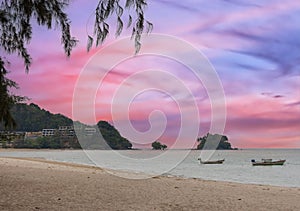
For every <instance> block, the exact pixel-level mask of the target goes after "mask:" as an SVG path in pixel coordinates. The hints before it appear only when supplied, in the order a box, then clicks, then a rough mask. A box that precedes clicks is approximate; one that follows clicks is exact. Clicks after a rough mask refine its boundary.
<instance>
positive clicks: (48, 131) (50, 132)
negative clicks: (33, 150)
mask: <svg viewBox="0 0 300 211" xmlns="http://www.w3.org/2000/svg"><path fill="white" fill-rule="evenodd" d="M55 132H56V129H43V131H42V134H43V136H54V134H55Z"/></svg>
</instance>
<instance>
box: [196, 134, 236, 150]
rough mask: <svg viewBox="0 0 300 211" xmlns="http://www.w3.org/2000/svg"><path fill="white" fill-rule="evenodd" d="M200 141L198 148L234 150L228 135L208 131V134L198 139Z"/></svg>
mask: <svg viewBox="0 0 300 211" xmlns="http://www.w3.org/2000/svg"><path fill="white" fill-rule="evenodd" d="M197 141H198V142H199V144H198V146H197V149H200V150H201V149H208V150H214V149H217V150H219V149H220V150H222V149H224V150H232V149H233V148H232V147H231V144H230V143H229V141H228V138H227V136H224V135H219V134H214V135H213V134H210V133H207V135H206V136H203V137H200V138H198V139H197Z"/></svg>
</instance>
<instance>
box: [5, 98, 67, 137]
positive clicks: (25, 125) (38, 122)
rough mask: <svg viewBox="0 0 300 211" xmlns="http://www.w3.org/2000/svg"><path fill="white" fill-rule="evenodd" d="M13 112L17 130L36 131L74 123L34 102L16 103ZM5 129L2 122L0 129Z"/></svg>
mask: <svg viewBox="0 0 300 211" xmlns="http://www.w3.org/2000/svg"><path fill="white" fill-rule="evenodd" d="M11 113H12V116H13V118H14V119H15V121H16V123H17V127H16V128H15V129H14V130H16V131H26V132H34V131H41V130H43V129H46V128H58V127H59V126H64V125H72V124H73V121H72V120H71V119H70V118H68V117H66V116H63V115H61V114H52V113H50V112H49V111H46V110H44V109H41V108H40V107H39V106H38V105H36V104H33V103H31V104H30V105H27V104H24V103H19V104H16V105H15V106H14V107H13V108H12V109H11ZM3 129H4V127H3V124H1V125H0V130H3Z"/></svg>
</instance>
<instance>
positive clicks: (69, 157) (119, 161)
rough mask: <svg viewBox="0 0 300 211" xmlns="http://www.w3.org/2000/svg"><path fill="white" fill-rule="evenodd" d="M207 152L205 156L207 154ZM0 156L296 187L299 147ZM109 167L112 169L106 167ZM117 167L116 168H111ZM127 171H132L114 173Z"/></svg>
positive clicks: (40, 152)
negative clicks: (269, 161) (219, 161)
mask: <svg viewBox="0 0 300 211" xmlns="http://www.w3.org/2000/svg"><path fill="white" fill-rule="evenodd" d="M207 155H209V157H208V156H207ZM204 156H206V158H209V159H210V160H215V159H223V158H224V159H225V162H224V163H223V164H221V165H204V164H200V162H199V160H198V158H199V157H201V158H202V157H204ZM0 157H27V158H28V157H29V158H40V159H46V160H51V161H60V162H68V163H76V164H85V165H91V166H98V167H101V168H104V169H107V170H108V172H114V173H113V174H115V175H117V176H122V177H127V178H128V179H144V178H145V177H139V176H137V175H147V176H159V175H163V176H169V177H172V176H176V177H183V178H200V179H205V180H216V181H229V182H238V183H247V184H263V185H273V186H283V187H298V188H299V187H300V179H299V178H300V149H240V150H217V151H209V150H208V151H206V152H205V151H198V150H165V151H155V150H119V151H113V150H24V151H22V150H18V151H15V150H12V151H11V150H7V151H6V150H1V151H0ZM262 158H272V159H273V160H279V159H285V160H286V163H285V164H284V165H283V166H252V164H251V160H252V159H255V160H261V159H262ZM110 170H112V171H110ZM115 170H117V171H115ZM116 172H123V173H124V172H127V173H134V175H135V176H132V175H133V174H119V175H118V174H116Z"/></svg>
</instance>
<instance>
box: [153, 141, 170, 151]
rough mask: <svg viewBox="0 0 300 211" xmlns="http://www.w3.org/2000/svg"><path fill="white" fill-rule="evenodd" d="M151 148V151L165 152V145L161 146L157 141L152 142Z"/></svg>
mask: <svg viewBox="0 0 300 211" xmlns="http://www.w3.org/2000/svg"><path fill="white" fill-rule="evenodd" d="M151 146H152V149H154V150H165V149H167V145H165V144H161V143H160V142H158V141H155V142H153V143H152V145H151Z"/></svg>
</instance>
